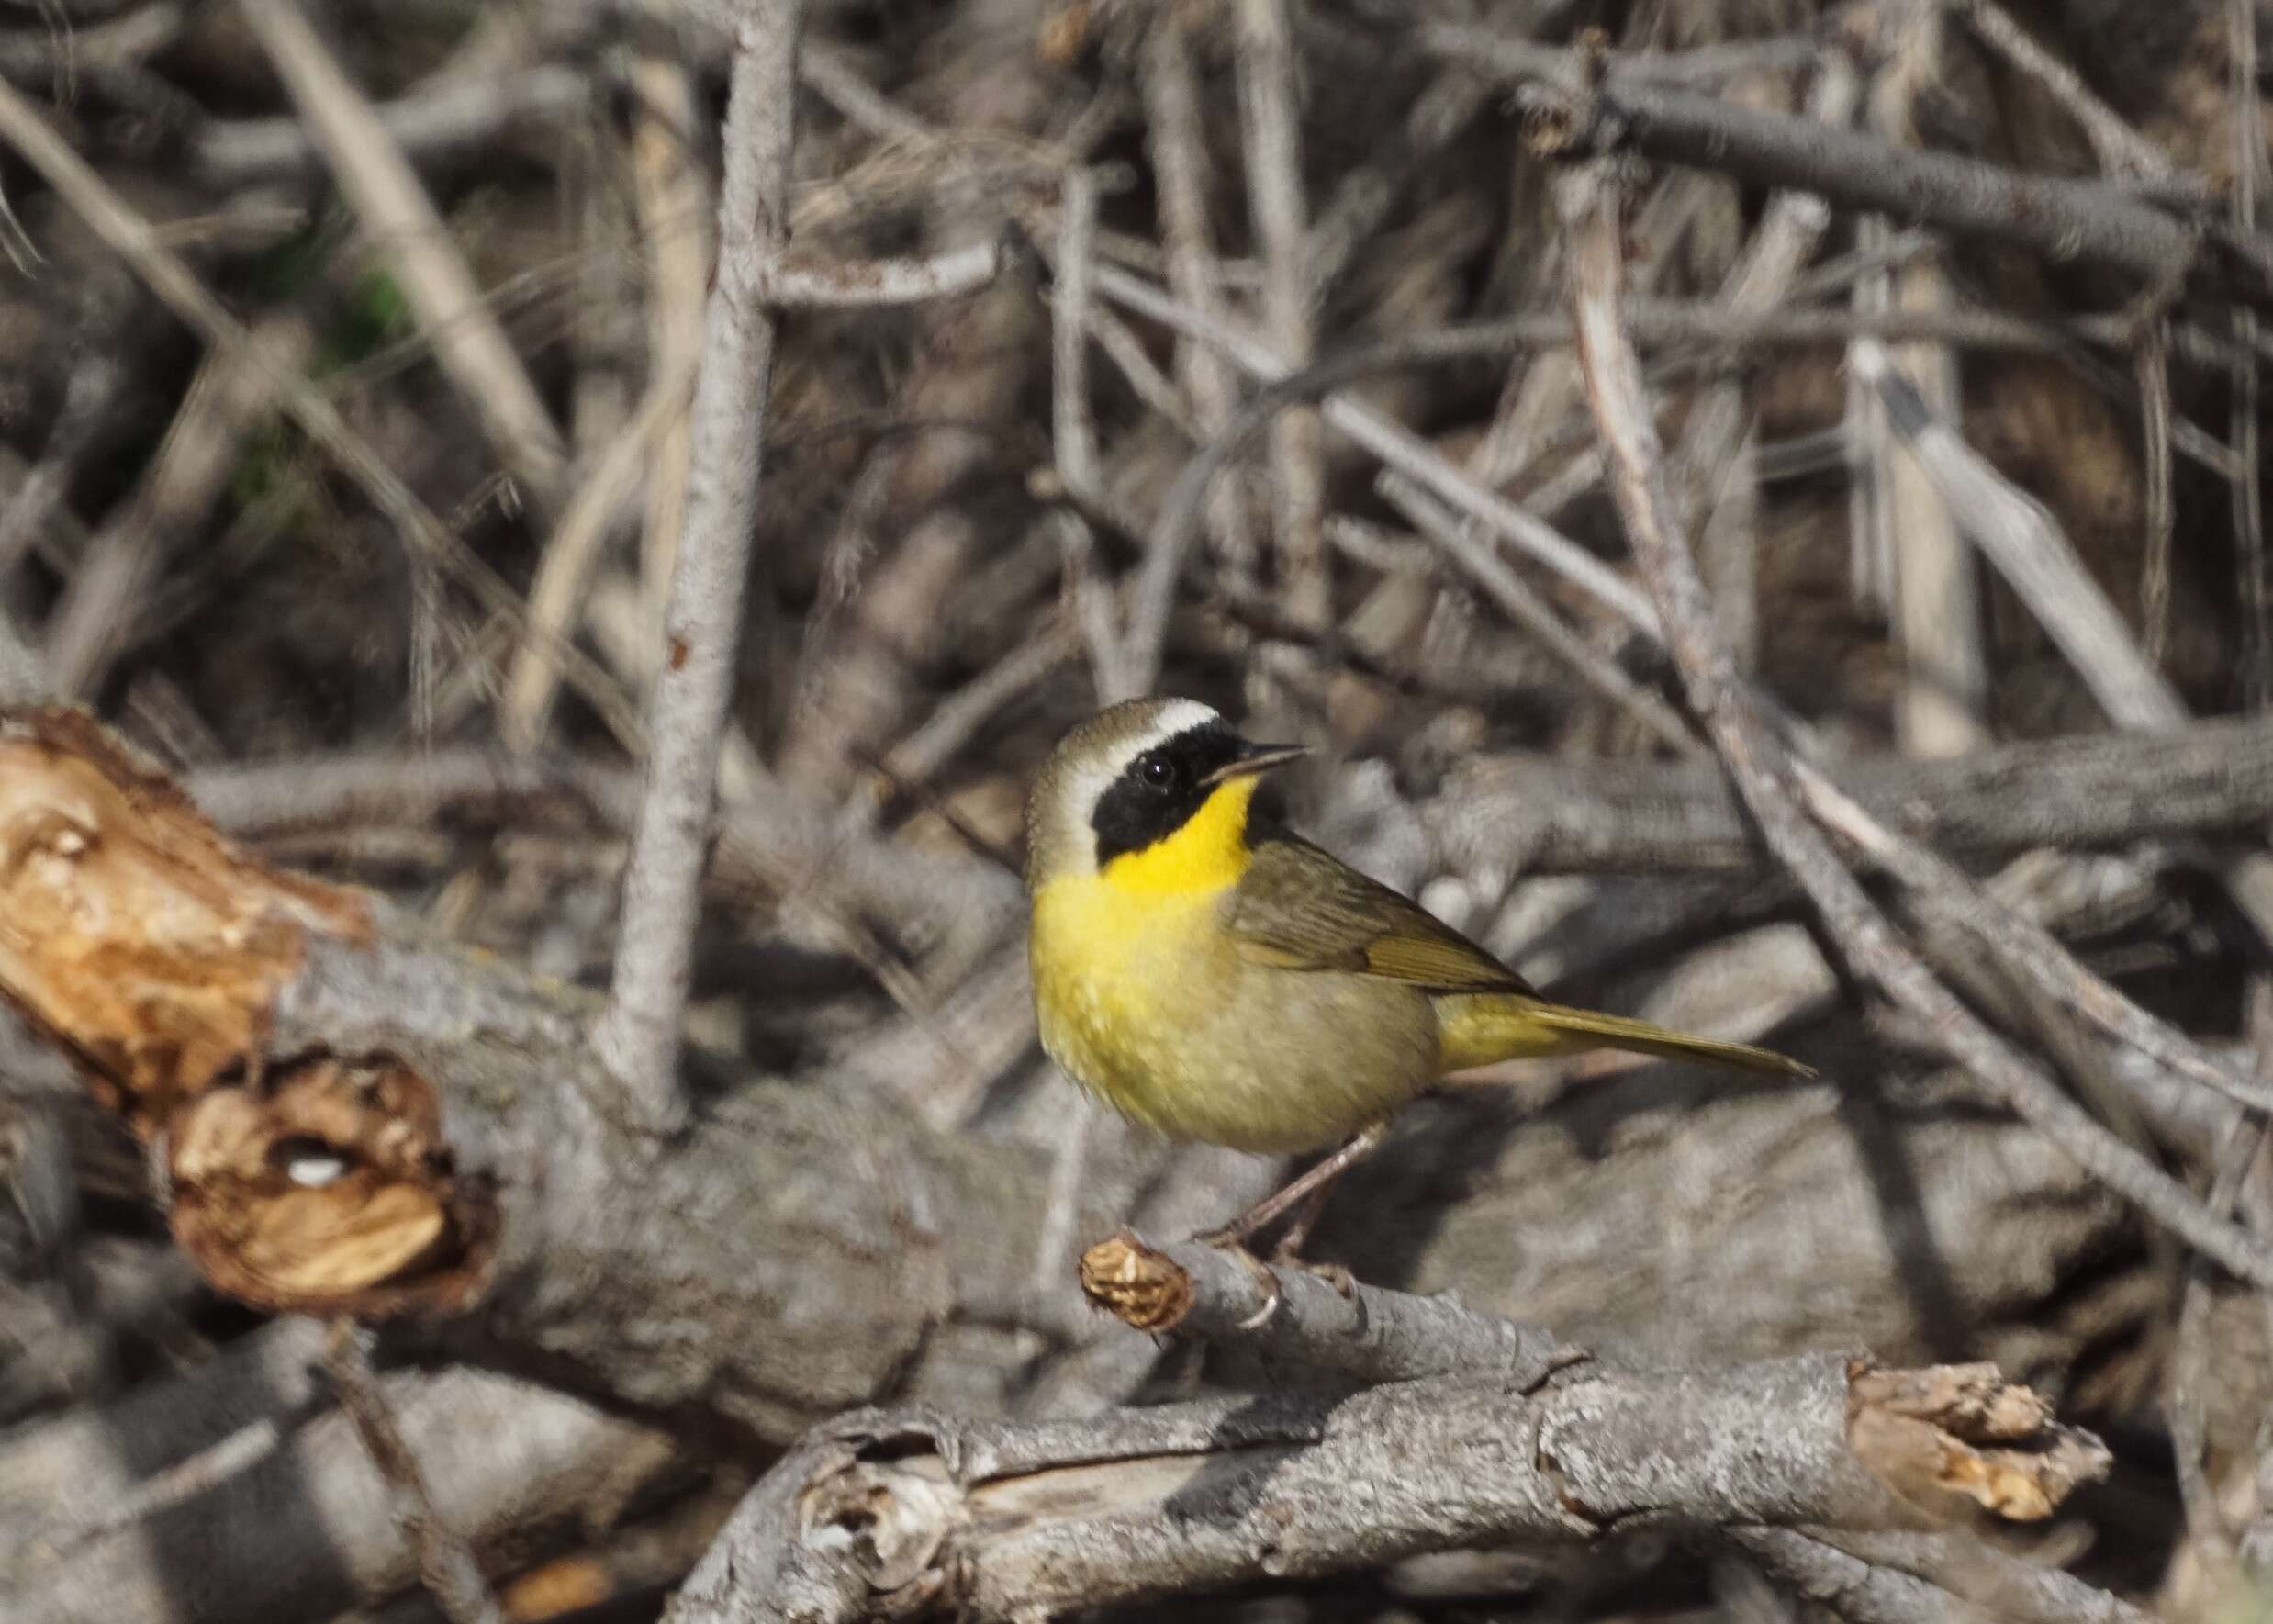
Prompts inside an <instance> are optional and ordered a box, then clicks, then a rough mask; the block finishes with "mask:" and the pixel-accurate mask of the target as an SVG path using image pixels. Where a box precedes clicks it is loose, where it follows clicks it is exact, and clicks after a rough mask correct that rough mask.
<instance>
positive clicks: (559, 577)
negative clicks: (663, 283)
mask: <svg viewBox="0 0 2273 1624" xmlns="http://www.w3.org/2000/svg"><path fill="white" fill-rule="evenodd" d="M699 364H700V354H699V353H689V354H686V355H682V356H680V357H679V358H678V359H677V365H676V366H675V367H674V368H673V369H672V370H671V371H670V372H669V373H666V374H662V375H657V376H656V378H655V380H654V382H653V383H651V384H650V385H649V386H648V388H647V395H646V398H644V400H642V401H641V402H640V405H639V409H638V411H637V412H635V413H634V414H633V418H632V420H631V421H630V422H629V423H627V424H625V425H624V428H623V431H621V433H620V434H618V435H617V436H616V438H615V440H614V442H612V443H610V445H609V447H608V449H607V450H606V451H605V452H603V453H601V454H600V455H599V459H598V461H597V462H595V463H594V465H593V466H592V471H591V472H590V473H589V474H588V475H587V476H585V478H584V480H583V482H582V483H581V484H580V485H578V486H577V488H576V492H575V494H574V495H572V496H571V497H570V498H568V501H567V504H566V505H565V507H564V508H563V509H562V510H561V514H560V522H559V523H557V524H555V525H554V527H553V533H552V536H551V538H550V539H549V540H548V541H547V542H546V543H545V544H544V555H543V558H542V559H541V560H540V561H539V563H538V565H537V573H536V578H535V579H534V580H532V582H530V584H529V633H528V635H526V636H525V637H523V638H522V639H521V643H520V646H519V647H518V648H516V649H515V650H514V651H513V656H512V660H511V662H510V664H509V666H508V667H507V671H506V677H505V695H504V698H503V700H501V701H500V703H499V705H498V733H499V734H501V735H502V736H503V737H504V739H505V742H506V743H507V745H509V746H510V747H512V748H513V749H516V750H530V749H534V748H535V747H536V745H538V743H539V742H540V741H541V740H543V737H544V730H545V727H546V724H547V722H549V720H550V718H551V716H552V711H553V700H554V698H555V696H557V695H558V694H559V692H560V678H561V672H560V663H559V661H558V660H557V659H555V658H554V650H555V649H557V648H559V647H561V646H562V645H563V644H566V643H567V642H568V640H569V639H570V638H571V637H573V636H574V635H575V634H576V629H577V622H578V620H580V619H581V618H582V616H583V614H584V612H585V610H586V605H587V599H588V593H589V588H590V587H591V581H592V572H593V571H594V570H595V569H597V568H598V567H599V557H600V551H601V548H602V547H603V546H604V545H605V544H606V543H607V540H608V535H609V531H610V527H611V526H613V524H614V523H615V521H616V518H617V515H618V514H619V513H620V512H621V510H623V508H624V507H625V506H626V505H627V504H628V503H629V502H630V501H631V499H632V498H633V496H634V495H635V494H637V492H638V490H639V488H640V482H641V477H642V476H643V475H644V474H645V473H646V472H647V471H648V470H649V469H650V468H655V470H656V473H655V477H656V478H658V479H660V478H667V477H668V464H667V461H666V458H665V456H664V455H663V454H662V453H663V445H664V442H665V440H666V437H667V436H668V435H669V434H670V433H671V432H672V431H673V429H674V428H675V426H676V425H677V424H678V423H680V422H681V421H682V420H684V418H685V414H686V410H687V403H688V399H689V396H690V394H691V392H692V390H693V387H694V381H695V374H696V369H697V367H698V366H699Z"/></svg>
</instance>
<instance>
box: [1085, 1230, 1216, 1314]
mask: <svg viewBox="0 0 2273 1624" xmlns="http://www.w3.org/2000/svg"><path fill="white" fill-rule="evenodd" d="M1081 1293H1082V1295H1084V1296H1086V1297H1087V1298H1088V1299H1089V1300H1090V1302H1091V1303H1092V1304H1093V1305H1096V1306H1097V1307H1100V1308H1103V1310H1105V1311H1106V1312H1107V1313H1108V1314H1111V1315H1113V1316H1114V1317H1115V1318H1117V1319H1120V1320H1122V1321H1124V1322H1125V1323H1126V1324H1128V1325H1130V1326H1133V1327H1135V1328H1137V1330H1140V1331H1171V1330H1174V1329H1175V1328H1176V1327H1177V1326H1178V1325H1179V1324H1181V1322H1182V1320H1183V1317H1184V1316H1185V1315H1186V1314H1188V1313H1190V1312H1191V1310H1192V1276H1190V1275H1189V1274H1186V1273H1185V1272H1184V1271H1183V1270H1182V1268H1181V1266H1179V1265H1178V1264H1177V1262H1176V1261H1175V1260H1173V1259H1172V1258H1170V1257H1169V1256H1168V1255H1167V1254H1166V1253H1165V1252H1156V1251H1154V1250H1153V1249H1151V1248H1150V1247H1148V1246H1147V1245H1145V1243H1144V1242H1143V1241H1141V1240H1138V1239H1137V1237H1136V1236H1134V1235H1132V1234H1131V1233H1130V1232H1129V1231H1127V1230H1125V1229H1124V1230H1122V1231H1121V1232H1120V1233H1119V1234H1118V1235H1115V1236H1113V1237H1111V1238H1107V1239H1104V1240H1101V1241H1099V1242H1098V1243H1097V1244H1096V1245H1095V1246H1093V1247H1092V1248H1090V1249H1089V1250H1087V1251H1085V1252H1083V1253H1082V1254H1081Z"/></svg>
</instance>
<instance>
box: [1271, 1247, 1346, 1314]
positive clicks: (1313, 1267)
mask: <svg viewBox="0 0 2273 1624" xmlns="http://www.w3.org/2000/svg"><path fill="white" fill-rule="evenodd" d="M1271 1267H1272V1268H1274V1269H1299V1270H1301V1271H1303V1272H1304V1274H1315V1275H1316V1276H1317V1277H1318V1278H1319V1279H1320V1280H1322V1281H1324V1282H1326V1283H1327V1284H1328V1285H1330V1286H1332V1287H1333V1288H1334V1290H1335V1291H1336V1292H1338V1294H1340V1295H1341V1297H1342V1299H1343V1300H1344V1301H1345V1302H1351V1303H1354V1302H1356V1301H1357V1299H1358V1281H1357V1277H1356V1276H1355V1275H1353V1274H1351V1273H1350V1272H1349V1270H1347V1269H1345V1268H1343V1267H1342V1266H1341V1265H1340V1264H1339V1263H1313V1262H1311V1261H1309V1260H1307V1259H1304V1258H1298V1257H1296V1256H1294V1255H1293V1253H1292V1252H1289V1251H1287V1250H1286V1249H1284V1248H1281V1249H1279V1250H1277V1251H1275V1252H1273V1253H1271Z"/></svg>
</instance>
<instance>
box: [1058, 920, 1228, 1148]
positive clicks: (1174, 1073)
mask: <svg viewBox="0 0 2273 1624" xmlns="http://www.w3.org/2000/svg"><path fill="white" fill-rule="evenodd" d="M1220 902H1221V899H1220V897H1219V896H1209V895H1204V894H1187V895H1181V896H1176V897H1162V898H1151V899H1148V900H1146V901H1145V902H1142V903H1141V904H1138V903H1137V902H1135V901H1134V899H1132V898H1130V897H1129V896H1128V895H1127V894H1126V893H1125V892H1123V891H1121V890H1119V888H1117V887H1115V886H1114V885H1113V884H1111V883H1110V882H1109V881H1107V880H1106V879H1103V878H1101V877H1090V876H1083V877H1080V878H1070V879H1057V880H1052V881H1049V882H1048V883H1047V884H1045V885H1044V886H1042V888H1041V889H1040V890H1037V891H1036V893H1035V898H1034V931H1033V938H1032V941H1031V944H1030V953H1031V956H1032V960H1033V967H1034V1009H1035V1017H1036V1024H1037V1025H1038V1027H1039V1029H1040V1032H1041V1037H1042V1047H1044V1048H1045V1049H1047V1050H1048V1051H1049V1056H1050V1058H1052V1059H1054V1060H1056V1061H1057V1062H1058V1065H1059V1066H1061V1067H1063V1068H1064V1069H1065V1071H1066V1073H1067V1074H1068V1075H1069V1076H1070V1077H1071V1078H1072V1079H1073V1080H1074V1081H1076V1082H1078V1083H1080V1084H1081V1086H1082V1087H1083V1088H1086V1089H1088V1090H1089V1091H1090V1092H1092V1093H1094V1094H1096V1095H1097V1096H1099V1097H1100V1098H1101V1099H1103V1100H1104V1101H1105V1102H1106V1103H1108V1104H1110V1105H1112V1106H1113V1107H1114V1109H1116V1110H1118V1111H1120V1112H1122V1113H1123V1114H1125V1115H1128V1116H1132V1117H1134V1118H1136V1119H1137V1121H1139V1122H1142V1123H1144V1124H1145V1125H1146V1126H1149V1127H1154V1128H1157V1129H1159V1130H1160V1131H1162V1132H1164V1133H1171V1134H1181V1132H1182V1131H1183V1128H1182V1126H1181V1122H1180V1120H1179V1118H1180V1116H1181V1111H1180V1109H1179V1104H1180V1102H1181V1101H1183V1100H1185V1099H1187V1098H1188V1097H1189V1096H1190V1095H1191V1094H1192V1092H1195V1091H1204V1090H1205V1089H1206V1088H1207V1087H1208V1084H1209V1079H1208V1077H1207V1075H1206V1071H1207V1066H1208V1057H1207V1056H1206V1055H1205V1054H1204V1052H1203V1051H1204V1039H1203V1036H1202V1034H1203V1032H1204V1030H1205V1029H1206V1028H1207V1027H1209V1026H1210V1025H1212V1023H1210V1022H1206V1021H1204V1020H1199V1019H1196V1018H1195V1016H1196V1015H1197V1014H1198V1012H1197V1011H1196V1010H1195V1009H1194V1008H1193V1007H1192V999H1193V998H1194V997H1195V996H1204V989H1202V988H1200V987H1199V986H1197V985H1196V984H1195V983H1196V981H1197V980H1200V979H1204V976H1205V969H1204V961H1205V960H1206V959H1207V958H1208V957H1209V955H1210V945H1211V941H1212V939H1213V937H1214V936H1215V910H1216V909H1217V907H1218V906H1219V905H1220Z"/></svg>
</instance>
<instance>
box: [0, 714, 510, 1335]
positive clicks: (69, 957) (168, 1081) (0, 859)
mask: <svg viewBox="0 0 2273 1624" xmlns="http://www.w3.org/2000/svg"><path fill="white" fill-rule="evenodd" d="M372 935H373V919H372V913H371V908H370V905H369V903H368V902H367V901H366V900H365V899H364V898H363V897H361V896H359V895H358V894H356V893H355V892H353V891H349V890H341V889H338V888H335V887H331V886H327V885H321V884H319V883H317V882H315V881H312V880H308V879H301V878H298V877H297V876H293V875H290V874H286V873H281V872H278V871H276V870H274V869H272V868H268V867H266V866H265V865H263V864H262V863H260V862H258V861H256V860H255V859H253V858H252V857H249V856H247V855H246V854H245V853H243V852H241V851H240V850H238V849H237V848H236V847H235V846H231V845H230V843H229V842H228V841H226V840H224V839H222V838H221V836H220V835H219V834H217V833H216V832H215V831H214V829H213V827H212V825H211V824H209V823H207V822H206V820H205V819H204V818H202V817H201V816H199V815H198V813H197V812H196V808H194V807H193V806H191V805H190V803H189V801H187V800H186V799H185V797H184V796H183V795H182V794H181V793H180V792H179V791H178V790H175V789H174V786H173V785H172V784H171V783H169V782H168V781H167V780H166V778H164V777H163V776H162V774H161V773H159V772H158V771H157V770H156V769H155V768H154V767H151V766H150V765H148V764H147V763H144V762H142V761H140V760H138V759H137V758H135V757H134V756H131V755H130V754H129V752H128V751H127V750H126V749H125V748H124V747H123V746H122V745H120V744H119V743H118V741H117V740H115V739H114V738H113V737H112V736H111V735H110V734H107V733H106V732H105V731H104V730H103V729H102V728H101V727H100V726H99V725H98V724H97V723H95V722H94V721H92V720H91V719H90V718H88V717H87V716H85V715H84V714H83V713H81V712H79V711H70V710H62V709H47V710H33V711H11V712H0V997H5V998H6V999H7V1000H8V1002H10V1003H12V1004H13V1005H14V1006H15V1007H17V1009H19V1010H21V1011H22V1012H23V1013H24V1014H25V1015H26V1016H27V1017H28V1019H29V1020H30V1021H31V1022H32V1023H33V1024H34V1025H36V1026H38V1027H39V1029H41V1030H42V1031H44V1032H46V1033H48V1034H50V1036H52V1037H53V1038H54V1039H55V1040H56V1042H57V1043H58V1044H59V1045H60V1046H61V1047H62V1048H63V1049H64V1050H65V1051H66V1052H67V1053H69V1054H71V1055H72V1056H73V1057H74V1058H76V1059H77V1060H78V1062H79V1064H80V1067H81V1070H83V1072H84V1074H85V1076H86V1078H87V1081H88V1084H89V1086H90V1088H91V1089H92V1090H93V1092H95V1096H96V1097H97V1098H98V1099H99V1100H100V1101H101V1102H102V1103H104V1104H105V1105H106V1106H108V1107H109V1108H110V1109H112V1110H114V1111H116V1112H118V1114H120V1115H121V1116H122V1117H123V1118H124V1119H125V1120H126V1122H127V1124H128V1125H129V1126H130V1127H131V1128H132V1129H133V1130H134V1132H135V1133H136V1135H137V1136H138V1137H140V1138H141V1139H142V1140H143V1141H144V1142H145V1143H150V1144H155V1145H159V1146H161V1147H162V1151H163V1154H164V1156H165V1159H166V1162H167V1166H168V1170H169V1172H170V1174H171V1180H172V1193H173V1214H172V1216H173V1221H174V1234H175V1236H176V1238H178V1239H179V1240H180V1241H181V1243H182V1245H183V1246H184V1247H185V1249H187V1250H188V1251H189V1252H190V1254H191V1255H192V1256H193V1257H194V1258H196V1260H197V1262H198V1264H199V1265H200V1267H201V1268H203V1269H204V1271H205V1272H206V1274H207V1278H209V1279H210V1280H211V1281H212V1282H213V1283H214V1284H215V1285H216V1286H218V1287H219V1288H220V1289H221V1290H223V1291H226V1292H228V1293H230V1294H232V1295H234V1296H238V1297H241V1298H242V1299H244V1300H245V1301H247V1302H249V1303H252V1304H255V1305H259V1306H262V1307H266V1308H274V1309H278V1310H290V1311H297V1312H307V1313H347V1314H353V1315H359V1316H372V1315H375V1314H386V1313H391V1312H395V1311H397V1310H400V1309H403V1308H407V1307H411V1306H428V1307H442V1308H448V1307H455V1306H458V1305H461V1304H462V1303H463V1302H464V1301H465V1299H466V1298H467V1297H468V1296H469V1295H470V1294H471V1293H472V1291H473V1290H474V1288H475V1287H476V1284H477V1283H478V1277H479V1272H480V1268H481V1265H482V1264H483V1263H484V1262H485V1261H486V1260H487V1256H488V1255H489V1253H490V1252H491V1251H492V1250H493V1249H494V1239H495V1231H496V1227H497V1220H496V1216H495V1208H494V1205H493V1204H492V1203H491V1201H490V1200H489V1198H488V1193H487V1191H486V1190H485V1189H482V1188H480V1187H478V1186H476V1185H474V1184H472V1183H471V1182H468V1181H465V1180H462V1179H458V1178H455V1177H453V1168H452V1165H451V1159H450V1156H449V1153H448V1149H447V1146H446V1143H445V1141H444V1139H443V1137H442V1125H441V1116H440V1110H439V1106H438V1104H437V1100H436V1094H435V1091H434V1089H433V1087H432V1086H431V1084H430V1083H429V1082H428V1081H426V1080H425V1079H424V1078H421V1077H420V1076H419V1075H418V1074H417V1073H416V1072H414V1071H413V1070H410V1069H409V1067H407V1066H405V1065H403V1064H402V1063H401V1062H400V1061H398V1060H397V1059H396V1058H393V1057H390V1056H386V1055H361V1056H342V1055H333V1054H326V1053H320V1052H318V1053H300V1054H294V1055H285V1056H279V1055H275V1054H272V1053H270V1052H269V1035H270V1031H271V1028H272V1026H273V1022H272V1019H271V1014H272V1011H273V1010H274V1003H275V999H276V996H277V994H278V993H279V992H280V991H282V990H283V989H284V988H285V987H286V986H287V985H289V984H290V982H291V980H292V979H293V977H294V976H295V975H297V973H298V972H299V970H300V969H301V966H302V964H303V963H304V961H305V958H306V949H307V944H308V941H309V940H310V939H311V937H315V936H329V937H333V938H338V939H342V940H346V941H350V942H356V943H361V942H365V941H368V940H369V939H370V938H371V936H372Z"/></svg>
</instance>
